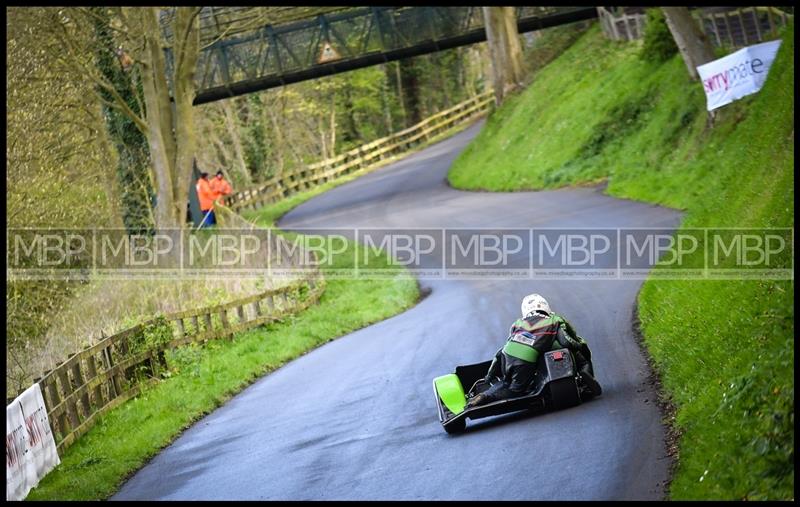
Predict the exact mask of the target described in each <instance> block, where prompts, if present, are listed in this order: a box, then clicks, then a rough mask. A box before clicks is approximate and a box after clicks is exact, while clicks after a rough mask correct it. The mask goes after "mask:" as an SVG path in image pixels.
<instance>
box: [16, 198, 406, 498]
mask: <svg viewBox="0 0 800 507" xmlns="http://www.w3.org/2000/svg"><path fill="white" fill-rule="evenodd" d="M262 215H263V217H264V218H262V219H260V220H259V223H260V224H262V225H269V224H271V223H272V221H273V220H274V217H276V216H280V215H275V211H274V210H273V209H271V208H265V209H264V210H263V211H262ZM355 255H367V256H369V262H370V263H371V264H373V265H374V266H376V267H382V266H389V265H388V260H387V258H386V257H385V255H383V254H380V253H376V252H374V251H372V250H370V251H369V252H364V251H363V250H362V249H361V247H360V246H359V245H357V244H355V243H352V242H351V243H349V244H348V246H347V251H345V252H344V253H342V254H341V255H339V256H336V257H335V259H334V260H333V262H332V264H331V266H328V267H323V270H324V271H327V270H337V269H348V268H351V267H352V264H353V261H352V259H353V258H354V256H355ZM392 269H394V270H396V268H392ZM418 299H419V289H418V286H417V282H416V280H415V279H414V278H413V277H412V276H411V275H410V274H409V273H408V272H407V271H405V270H402V271H400V272H399V273H398V275H397V276H396V277H395V278H393V279H390V280H340V279H330V280H327V284H326V289H325V292H324V294H323V295H322V297H321V299H320V301H319V303H318V304H317V305H314V306H312V307H310V308H309V309H307V310H306V311H304V312H302V313H300V314H298V315H295V316H291V317H288V318H286V319H285V320H284V321H282V322H278V323H274V324H271V325H269V326H265V327H262V328H258V329H254V330H251V331H248V332H245V333H241V334H239V335H236V336H235V338H234V339H233V340H232V341H226V340H219V341H214V342H210V343H208V344H206V345H205V346H202V347H201V346H196V345H191V346H187V347H183V348H179V349H176V350H175V351H173V352H172V353H170V354H169V355H168V363H169V365H170V368H171V372H172V376H171V377H170V378H168V379H165V380H163V381H161V382H159V383H158V384H157V385H155V386H153V387H151V388H149V389H147V390H146V391H145V392H144V393H142V394H141V395H139V396H138V397H137V398H134V399H132V400H130V401H128V402H126V403H124V404H122V405H121V406H120V407H117V408H116V409H114V410H112V411H111V412H109V413H108V414H105V415H103V416H102V418H101V419H100V421H99V422H98V423H97V425H95V426H94V427H93V428H92V429H91V430H89V432H88V433H86V434H85V435H84V436H82V437H81V438H80V439H79V440H78V441H77V442H76V443H75V444H73V445H72V446H71V447H69V448H68V449H67V450H66V452H65V453H64V455H63V456H61V465H59V466H58V467H57V468H56V469H55V470H53V471H52V472H50V473H49V474H48V475H47V476H46V477H44V479H42V481H41V482H40V483H39V485H38V486H37V487H36V488H34V489H33V490H31V492H30V494H29V495H28V498H27V499H29V500H96V499H106V498H108V497H110V496H111V495H113V494H114V492H115V491H117V489H118V488H119V487H120V486H121V484H122V483H123V481H124V480H125V479H126V478H127V477H128V476H130V475H131V474H132V473H133V472H135V471H136V470H138V469H139V468H141V467H142V466H143V465H144V464H146V463H147V461H148V460H149V459H151V458H152V457H153V456H154V455H156V454H157V453H158V452H159V450H160V449H162V448H163V447H165V446H167V445H169V443H170V442H172V441H173V440H174V439H175V438H176V437H177V436H178V435H179V434H180V433H181V432H182V431H183V430H184V429H185V428H187V427H189V426H190V425H191V424H192V423H194V422H195V421H197V420H198V419H199V418H201V417H202V416H203V415H205V414H208V413H210V412H211V411H213V410H214V409H215V408H217V407H218V406H220V405H221V404H223V403H224V402H225V401H227V400H228V399H230V398H231V397H232V396H233V395H235V394H236V393H238V392H240V391H241V390H242V389H244V388H245V387H246V386H248V385H249V384H251V383H252V382H253V381H255V380H256V379H258V378H259V377H261V376H263V375H264V374H265V373H268V372H270V371H272V370H274V369H276V368H278V367H280V366H281V365H283V364H285V363H286V362H288V361H290V360H292V359H294V358H296V357H298V356H300V355H302V354H304V353H305V352H307V351H309V350H311V349H313V348H315V347H318V346H319V345H322V344H324V343H326V342H328V341H331V340H333V339H335V338H337V337H340V336H343V335H345V334H347V333H350V332H353V331H355V330H357V329H360V328H362V327H365V326H367V325H369V324H372V323H374V322H377V321H380V320H383V319H386V318H388V317H391V316H393V315H396V314H398V313H400V312H402V311H404V310H406V309H408V308H410V307H411V306H413V305H414V304H415V303H416V301H417V300H418Z"/></svg>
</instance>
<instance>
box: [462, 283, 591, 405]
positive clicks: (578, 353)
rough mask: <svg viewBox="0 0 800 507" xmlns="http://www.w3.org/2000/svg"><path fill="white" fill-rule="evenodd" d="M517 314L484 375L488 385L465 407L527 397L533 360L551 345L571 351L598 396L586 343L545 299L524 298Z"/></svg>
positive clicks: (539, 297)
mask: <svg viewBox="0 0 800 507" xmlns="http://www.w3.org/2000/svg"><path fill="white" fill-rule="evenodd" d="M521 311H522V318H520V319H517V320H516V321H515V322H514V323H513V324H512V325H511V329H510V331H509V337H508V340H507V341H506V343H505V345H503V347H502V348H500V350H498V351H497V354H495V357H494V360H493V361H492V364H491V366H490V367H489V372H488V373H487V374H486V378H485V382H486V384H487V385H488V384H491V386H490V387H489V388H488V389H487V390H486V391H484V392H483V393H480V394H478V395H476V396H474V397H472V398H471V399H470V400H469V404H468V406H469V407H474V406H477V405H483V404H485V403H490V402H492V401H497V400H500V399H504V398H515V397H518V396H524V395H525V394H527V393H528V392H529V391H530V389H532V388H533V384H534V382H533V380H534V377H535V375H536V370H537V361H538V360H539V359H540V358H541V357H542V356H543V355H544V352H546V351H548V350H551V349H552V347H553V345H554V342H557V343H558V345H560V346H561V347H565V348H568V349H569V350H570V351H572V354H573V356H574V357H575V362H576V367H577V369H578V372H579V373H580V375H581V378H583V380H584V382H585V383H586V386H587V387H588V389H589V392H590V393H591V394H592V395H593V396H599V395H600V393H601V392H602V389H601V387H600V384H599V383H598V382H597V380H595V378H594V371H593V369H592V362H591V358H592V356H591V352H590V351H589V346H588V345H587V343H586V341H585V340H584V339H583V338H581V337H580V336H578V335H577V333H575V330H574V329H573V328H572V326H571V325H570V324H569V323H568V322H567V321H566V320H564V318H563V317H561V316H559V315H557V314H556V313H554V312H553V311H552V310H551V309H550V305H549V304H548V302H547V300H546V299H545V298H543V297H542V296H540V295H539V294H530V295H528V296H525V298H524V299H523V300H522V305H521ZM498 378H499V379H500V381H497V379H498ZM492 382H493V383H492Z"/></svg>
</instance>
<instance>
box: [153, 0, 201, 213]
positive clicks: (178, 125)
mask: <svg viewBox="0 0 800 507" xmlns="http://www.w3.org/2000/svg"><path fill="white" fill-rule="evenodd" d="M198 12H199V8H188V7H187V8H180V7H178V8H176V12H175V24H174V29H175V44H174V46H173V48H174V54H175V73H174V76H173V82H174V84H175V146H176V148H177V152H176V156H175V167H174V173H173V174H174V175H175V177H174V178H173V183H174V184H175V190H174V192H175V193H174V196H175V197H174V199H175V201H174V204H175V206H176V209H175V213H176V215H177V217H178V218H179V223H180V224H183V222H184V221H185V216H186V205H187V203H188V202H189V186H190V185H191V184H192V166H193V161H194V150H195V131H194V106H193V105H192V102H193V101H194V97H195V83H194V73H195V69H196V68H197V59H198V57H199V56H200V33H199V30H198V27H199V23H198V18H197V14H198ZM162 54H163V53H162ZM163 79H164V83H165V84H166V76H164V78H163Z"/></svg>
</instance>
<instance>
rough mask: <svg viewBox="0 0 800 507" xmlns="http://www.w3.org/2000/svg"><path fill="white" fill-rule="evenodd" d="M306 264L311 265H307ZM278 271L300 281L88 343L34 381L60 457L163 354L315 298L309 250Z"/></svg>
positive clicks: (317, 279) (157, 369)
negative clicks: (292, 270) (291, 271)
mask: <svg viewBox="0 0 800 507" xmlns="http://www.w3.org/2000/svg"><path fill="white" fill-rule="evenodd" d="M219 215H220V219H221V220H220V223H221V225H224V226H225V227H226V228H229V229H230V228H236V229H252V228H254V226H253V224H250V223H249V222H247V221H246V220H244V219H243V218H241V217H239V216H238V215H236V214H235V213H233V212H232V211H230V210H229V209H227V208H224V207H223V208H221V209H220V213H219ZM269 238H270V248H269V252H276V251H277V241H279V240H278V238H277V236H276V235H270V236H269ZM307 256H308V257H307ZM306 259H310V260H311V262H309V263H306V262H305V260H306ZM279 266H281V267H289V266H291V267H294V268H299V269H296V270H295V271H296V272H298V273H300V276H299V277H296V278H295V279H293V280H290V281H289V283H288V284H285V285H283V286H280V287H275V288H270V289H268V290H264V291H262V292H259V293H257V294H253V295H250V296H247V297H244V298H240V299H236V300H234V301H230V302H227V303H224V304H219V305H214V306H208V307H204V308H198V309H190V310H185V311H180V312H176V313H171V314H168V315H163V316H158V317H155V318H152V319H149V320H147V321H145V322H142V323H140V324H138V325H136V326H133V327H131V328H128V329H125V330H123V331H120V332H118V333H115V334H114V335H112V336H109V337H106V338H104V339H102V340H101V341H99V342H98V343H95V344H94V345H90V346H87V347H86V348H84V349H83V350H81V351H80V352H77V353H75V354H73V355H71V356H70V357H69V358H68V359H67V360H65V361H64V362H62V363H60V364H59V365H58V366H57V367H55V368H54V369H53V370H50V371H48V372H46V373H45V374H44V375H43V376H42V377H41V378H39V379H36V380H35V382H37V383H38V384H39V386H40V387H41V390H42V396H43V398H44V402H45V406H46V408H47V415H48V419H49V420H50V424H51V426H52V429H53V435H54V437H55V441H56V445H57V448H58V452H59V454H61V453H62V452H63V451H64V449H66V448H67V447H69V446H70V445H71V444H72V443H73V442H75V440H77V438H78V437H80V436H81V435H83V434H84V433H86V431H88V430H89V428H91V427H92V426H93V425H94V423H95V422H96V420H97V419H98V417H99V416H100V415H101V414H103V413H105V412H108V411H109V410H111V409H113V408H114V407H116V406H118V405H120V404H121V403H123V402H124V401H126V400H128V399H130V398H132V397H134V396H136V395H137V394H139V392H141V390H142V389H143V388H144V387H145V386H146V385H149V384H152V383H155V382H156V381H157V380H158V379H159V378H161V374H162V373H164V372H166V371H167V368H168V366H167V362H166V356H165V351H166V350H168V349H171V348H174V347H179V346H182V345H186V344H189V343H199V344H202V343H205V342H207V341H209V340H217V339H233V336H234V335H235V334H236V333H239V332H241V331H245V330H247V329H251V328H253V327H256V326H260V325H264V324H268V323H270V322H275V321H279V320H281V319H283V318H285V317H287V316H289V315H292V314H295V313H298V312H301V311H303V310H305V309H306V308H308V307H309V306H311V305H312V304H315V303H316V302H317V301H318V300H319V298H320V296H321V295H322V293H323V291H324V290H325V279H324V277H323V275H322V272H321V271H320V270H319V267H318V266H316V257H315V255H314V253H313V252H305V251H303V250H302V248H301V247H300V246H299V245H298V248H296V249H294V250H293V252H292V255H291V256H289V257H286V258H283V259H282V263H281V264H279Z"/></svg>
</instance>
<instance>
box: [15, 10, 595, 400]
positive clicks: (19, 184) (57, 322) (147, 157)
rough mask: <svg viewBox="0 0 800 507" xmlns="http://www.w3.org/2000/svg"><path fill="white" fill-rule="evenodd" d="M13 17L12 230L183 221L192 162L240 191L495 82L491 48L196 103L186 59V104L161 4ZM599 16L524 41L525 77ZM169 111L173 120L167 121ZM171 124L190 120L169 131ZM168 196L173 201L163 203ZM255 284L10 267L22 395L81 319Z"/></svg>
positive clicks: (169, 307)
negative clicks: (46, 275) (66, 274)
mask: <svg viewBox="0 0 800 507" xmlns="http://www.w3.org/2000/svg"><path fill="white" fill-rule="evenodd" d="M179 11H180V10H179ZM258 12H259V13H258V16H261V18H258V19H255V20H250V21H249V22H250V23H266V22H281V21H286V20H292V19H295V18H296V16H298V15H301V14H302V13H300V12H299V11H291V12H290V11H287V10H286V8H264V9H263V10H260V11H258ZM6 13H7V19H8V22H7V35H6V42H7V57H8V69H7V85H8V86H7V143H8V150H7V173H6V182H7V186H8V193H7V228H9V229H12V228H17V227H53V228H89V227H117V228H125V229H127V230H128V231H129V232H152V231H153V230H154V229H158V228H160V227H164V226H176V225H177V226H180V225H181V223H182V220H183V219H184V216H185V213H182V212H181V211H182V210H181V209H180V207H181V202H183V203H185V202H186V201H185V199H186V194H187V192H188V189H189V186H190V185H191V184H192V182H191V181H190V180H189V178H190V169H191V163H192V159H194V160H195V161H196V164H197V166H198V167H199V168H200V169H201V170H203V171H207V172H209V173H214V172H216V171H217V170H222V171H224V172H225V175H226V178H228V180H229V181H231V183H232V185H233V188H234V190H238V189H242V188H245V187H249V186H252V185H255V184H258V183H261V182H264V181H267V180H269V179H270V178H271V177H273V176H275V175H279V174H281V173H283V172H287V171H292V170H293V169H294V168H297V167H299V166H302V165H304V164H311V163H313V162H315V161H318V160H321V159H324V158H330V157H333V156H336V155H338V154H341V153H343V152H345V151H347V150H349V149H352V148H353V147H355V146H358V145H360V144H363V143H367V142H370V141H372V140H374V139H378V138H380V137H383V136H386V135H388V134H391V133H392V132H397V131H399V130H402V129H403V128H405V127H408V126H410V125H413V124H415V123H418V122H419V121H421V120H423V119H425V118H426V117H428V116H431V115H433V114H435V113H437V112H439V111H442V110H444V109H447V108H448V107H450V106H452V105H454V104H456V103H458V102H461V101H463V100H465V99H467V98H470V97H474V96H476V95H478V94H480V93H482V92H484V91H485V90H487V89H489V88H491V86H492V79H491V75H492V74H491V72H492V68H491V65H492V64H491V58H490V55H489V51H488V49H487V47H486V44H485V43H481V44H475V45H473V46H468V47H460V48H454V49H450V50H445V51H441V52H438V53H434V54H430V55H423V56H418V57H414V58H409V59H406V60H402V61H396V62H391V63H388V64H382V65H377V66H374V67H368V68H364V69H360V70H355V71H351V72H347V73H342V74H337V75H333V76H329V77H325V78H320V79H316V80H312V81H305V82H300V83H296V84H293V85H289V86H285V87H281V88H277V89H271V90H266V91H263V92H258V93H253V94H250V95H246V96H242V97H236V98H232V99H228V100H222V101H218V102H213V103H209V104H204V105H201V106H197V107H187V105H186V104H187V101H189V102H188V103H189V104H190V99H191V96H192V94H193V92H194V91H193V88H192V86H193V85H191V83H190V81H191V77H192V76H191V72H190V70H191V69H190V68H189V67H190V65H189V64H188V63H187V64H186V66H185V67H184V68H183V69H182V68H181V66H180V65H178V66H176V68H175V69H174V74H173V75H172V76H170V78H171V79H173V80H175V81H174V82H175V83H180V82H183V85H180V86H175V89H174V92H175V95H176V97H175V98H176V100H175V102H176V105H175V107H174V108H170V107H157V105H164V102H163V101H164V100H165V97H166V100H167V101H168V100H169V97H168V96H167V95H165V93H166V86H165V83H166V78H167V76H166V75H163V73H164V70H163V67H162V65H163V62H160V61H159V58H161V57H160V56H159V51H153V50H152V49H153V48H160V47H162V46H163V45H165V44H166V42H165V41H164V39H163V35H162V34H161V32H160V29H159V25H158V19H157V15H156V11H155V10H154V9H149V8H146V9H145V8H121V7H112V8H104V7H92V8H50V7H32V8H20V7H15V8H7V10H6ZM193 15H196V11H192V10H191V9H189V8H187V9H186V10H184V11H180V12H179V15H176V16H174V17H173V18H174V19H173V21H172V23H173V25H172V29H173V30H174V29H180V28H181V27H182V26H183V29H184V30H185V31H186V32H187V33H190V34H191V33H193V30H194V29H193V28H192V27H193V25H192V23H193V22H194V21H193V18H192V16H193ZM287 16H288V17H287ZM293 16H295V17H293ZM180 23H183V25H180ZM587 25H588V23H580V24H577V25H569V26H564V27H558V28H552V29H548V30H544V31H542V32H539V33H537V34H535V35H534V34H525V35H523V36H520V37H519V39H520V42H521V47H522V49H523V61H524V65H525V69H524V70H525V79H526V80H530V79H531V78H532V76H533V75H534V73H535V70H536V69H537V68H539V67H541V66H542V65H544V64H545V63H546V62H547V61H549V60H551V59H552V58H554V57H555V56H557V55H558V54H559V53H560V52H561V51H562V50H563V49H564V48H566V47H567V46H568V45H569V44H570V43H571V42H572V41H573V40H574V39H575V38H576V37H577V35H578V34H579V33H580V31H581V30H582V29H583V28H585V27H586V26H587ZM194 38H195V39H196V41H195V42H192V40H189V42H186V43H184V46H183V47H182V48H180V47H178V48H176V47H175V46H173V51H176V52H177V53H178V54H186V55H187V58H188V59H189V60H191V55H192V54H193V53H196V51H197V49H198V47H197V46H199V45H201V44H202V43H203V42H202V41H200V37H199V36H198V34H197V33H194ZM189 39H192V37H189ZM118 48H122V51H123V52H124V57H121V56H120V55H119V53H118ZM181 50H182V51H183V53H181ZM125 58H130V59H131V60H130V61H127V60H125ZM189 60H187V61H189ZM181 72H183V74H181ZM160 73H161V74H160ZM165 110H171V111H172V113H171V114H172V115H174V117H172V118H165V117H163V116H164V115H163V114H162V112H163V111H165ZM148 112H149V113H151V114H147V113H148ZM157 112H158V114H156V113H157ZM159 114H160V115H161V117H159ZM170 120H172V122H174V123H175V125H177V126H178V127H179V128H176V129H175V130H174V131H173V130H172V129H171V128H169V127H168V125H169V124H170V123H172V122H171V121H170ZM154 154H155V155H154ZM170 187H171V188H170ZM184 187H185V188H184ZM157 195H158V199H157V198H156V196H157ZM165 195H166V196H167V199H166V202H165V205H162V206H155V207H154V204H155V203H156V202H158V201H159V199H161V200H162V201H165V199H164V198H163V197H162V196H165ZM170 199H171V200H173V201H174V202H172V203H171V205H170V202H169V200H170ZM181 199H183V201H181ZM159 213H160V214H161V216H159ZM148 284H149V285H148ZM254 289H255V288H254V287H250V286H248V285H247V284H241V283H222V282H211V281H208V282H204V283H194V284H180V283H177V282H175V283H172V282H170V283H167V282H155V281H154V282H148V283H142V282H137V283H135V284H134V283H130V284H109V283H92V282H87V281H69V282H68V281H56V280H53V281H39V280H37V281H26V280H16V279H13V278H11V279H9V280H8V284H7V287H6V317H7V327H6V333H7V336H8V338H7V340H6V353H7V356H6V357H7V363H6V378H7V384H8V391H9V392H16V391H17V390H18V389H19V388H21V387H24V386H27V385H28V384H29V383H30V380H31V379H32V378H33V377H35V376H37V375H38V374H41V372H42V371H44V370H46V369H49V368H52V367H53V365H54V364H56V363H57V362H58V361H60V360H63V359H64V357H63V355H64V354H67V353H69V352H71V351H73V350H77V349H79V348H82V347H84V346H86V345H87V344H91V343H93V342H94V341H95V340H96V337H94V336H86V335H81V333H83V331H80V330H81V329H85V327H83V326H81V325H79V324H81V322H83V321H86V322H100V323H102V327H104V328H105V333H106V334H107V335H108V334H112V333H113V332H115V331H116V330H118V329H120V328H122V327H124V326H126V325H132V324H133V323H135V322H138V321H140V320H143V319H144V318H149V317H151V316H152V314H153V313H154V312H156V311H167V312H168V311H178V310H184V309H186V308H189V307H196V306H200V305H203V304H214V303H218V302H219V301H220V297H221V296H220V294H221V293H223V292H224V293H225V294H227V295H229V296H230V297H235V296H237V295H239V296H241V295H245V294H247V293H248V291H253V290H254ZM237 291H239V294H237ZM98 302H102V304H99V303H98ZM187 303H190V304H191V305H193V306H189V307H187V306H186V304H187Z"/></svg>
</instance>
